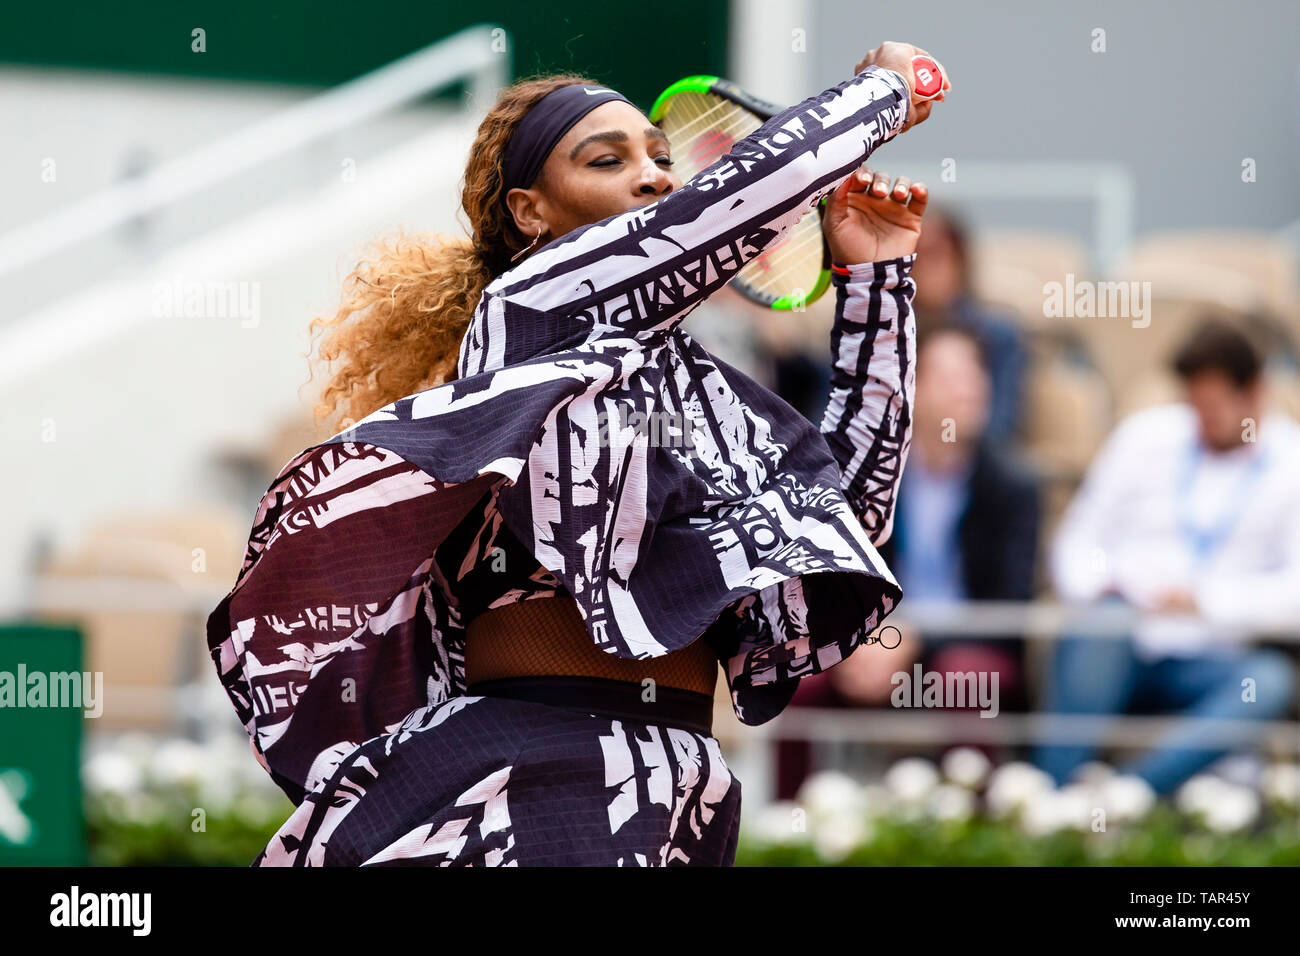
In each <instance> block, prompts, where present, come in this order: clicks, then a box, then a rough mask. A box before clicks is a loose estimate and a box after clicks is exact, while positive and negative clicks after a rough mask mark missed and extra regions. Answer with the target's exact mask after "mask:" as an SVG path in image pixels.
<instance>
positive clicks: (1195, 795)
mask: <svg viewBox="0 0 1300 956" xmlns="http://www.w3.org/2000/svg"><path fill="white" fill-rule="evenodd" d="M1225 786H1228V784H1227V783H1225V782H1224V781H1223V780H1221V779H1219V778H1218V777H1216V776H1213V775H1212V774H1208V773H1198V774H1196V775H1195V776H1194V777H1192V778H1191V779H1190V780H1188V781H1187V782H1186V783H1184V784H1183V785H1182V786H1181V787H1179V788H1178V792H1177V793H1176V794H1175V795H1174V804H1175V806H1177V807H1178V809H1179V810H1181V811H1182V812H1183V813H1185V814H1187V815H1188V816H1195V815H1196V814H1198V813H1205V812H1206V811H1207V810H1208V808H1209V807H1210V806H1211V805H1212V804H1214V803H1215V802H1216V801H1217V800H1218V798H1219V793H1220V791H1221V790H1222V789H1223V788H1224V787H1225Z"/></svg>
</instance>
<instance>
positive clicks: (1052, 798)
mask: <svg viewBox="0 0 1300 956" xmlns="http://www.w3.org/2000/svg"><path fill="white" fill-rule="evenodd" d="M1064 825H1065V824H1064V822H1063V820H1062V817H1061V813H1060V808H1059V807H1058V805H1057V801H1056V792H1055V791H1053V790H1046V791H1034V792H1031V793H1029V794H1027V795H1026V797H1025V799H1024V800H1023V801H1022V802H1021V804H1020V826H1021V828H1022V829H1023V830H1024V831H1025V832H1026V833H1029V834H1032V835H1034V836H1043V835H1045V834H1048V833H1051V832H1053V831H1055V830H1059V829H1061V828H1062V827H1063V826H1064Z"/></svg>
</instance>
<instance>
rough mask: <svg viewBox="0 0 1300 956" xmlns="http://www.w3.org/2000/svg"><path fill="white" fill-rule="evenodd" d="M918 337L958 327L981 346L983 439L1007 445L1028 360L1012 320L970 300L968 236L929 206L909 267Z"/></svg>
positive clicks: (953, 219) (950, 216) (952, 218)
mask: <svg viewBox="0 0 1300 956" xmlns="http://www.w3.org/2000/svg"><path fill="white" fill-rule="evenodd" d="M912 278H913V279H914V280H916V298H915V300H914V302H915V306H916V324H917V331H918V333H920V332H924V331H925V330H926V329H927V328H934V327H938V326H941V325H962V326H965V327H966V328H969V329H971V330H972V331H974V332H975V333H977V334H978V335H979V336H980V337H981V338H982V339H983V341H984V345H985V354H986V355H987V356H988V359H989V373H990V375H991V376H992V383H993V397H992V403H991V406H990V409H989V420H988V426H987V428H986V435H987V437H988V438H989V439H992V440H994V441H999V442H1008V441H1013V440H1014V439H1015V437H1016V434H1017V432H1018V430H1019V428H1020V424H1021V392H1022V385H1023V382H1024V378H1025V370H1026V365H1027V363H1028V356H1027V352H1026V348H1025V344H1024V342H1023V340H1022V338H1021V334H1020V330H1019V328H1018V327H1017V326H1016V324H1015V321H1014V319H1012V318H1011V317H1009V316H1006V315H1004V314H1002V313H1000V312H998V311H996V310H994V309H992V308H990V307H988V306H986V305H984V304H982V303H980V302H978V301H977V300H976V298H975V293H974V280H973V277H972V274H971V254H970V234H969V231H968V229H967V227H966V224H965V223H964V222H963V221H962V220H961V219H960V218H959V217H958V216H957V215H956V213H954V212H953V211H952V210H951V209H945V208H942V207H938V206H936V205H935V204H934V203H931V204H930V208H929V209H927V210H926V213H925V227H924V228H923V229H922V230H921V238H920V240H919V242H918V245H917V248H916V263H915V264H914V265H913V267H912Z"/></svg>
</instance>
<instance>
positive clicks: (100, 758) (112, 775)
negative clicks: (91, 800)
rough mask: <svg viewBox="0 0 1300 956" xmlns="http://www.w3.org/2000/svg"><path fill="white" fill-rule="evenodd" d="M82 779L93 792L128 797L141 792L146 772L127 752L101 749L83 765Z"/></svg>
mask: <svg viewBox="0 0 1300 956" xmlns="http://www.w3.org/2000/svg"><path fill="white" fill-rule="evenodd" d="M81 779H82V782H83V783H85V785H86V789H87V790H89V791H90V792H91V793H94V794H105V793H114V794H118V795H120V796H124V797H126V796H130V795H132V794H134V793H138V792H139V790H140V786H141V784H142V783H143V782H144V774H143V773H142V772H141V770H140V766H139V764H137V763H136V762H135V761H134V760H132V759H131V758H130V757H128V756H127V755H126V754H124V753H120V752H118V751H116V750H101V751H100V752H99V753H97V754H95V755H94V756H92V757H91V758H90V759H89V760H87V761H86V762H85V764H84V765H83V766H82V768H81Z"/></svg>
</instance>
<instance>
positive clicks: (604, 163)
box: [587, 156, 673, 169]
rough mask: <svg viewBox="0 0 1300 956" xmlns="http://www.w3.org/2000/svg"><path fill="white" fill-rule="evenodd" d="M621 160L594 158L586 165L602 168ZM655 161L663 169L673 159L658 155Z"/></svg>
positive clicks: (671, 162) (615, 158)
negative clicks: (594, 159)
mask: <svg viewBox="0 0 1300 956" xmlns="http://www.w3.org/2000/svg"><path fill="white" fill-rule="evenodd" d="M621 162H623V160H621V159H618V158H617V157H612V156H611V157H610V158H609V160H608V161H602V160H596V161H593V162H590V163H588V164H587V165H588V166H595V167H597V168H604V167H606V166H616V165H618V164H619V163H621ZM655 162H657V163H661V164H662V165H663V166H664V168H665V169H667V168H668V167H671V166H672V165H673V161H672V160H671V159H669V158H668V157H667V156H659V157H657V158H656V159H655Z"/></svg>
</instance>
